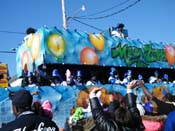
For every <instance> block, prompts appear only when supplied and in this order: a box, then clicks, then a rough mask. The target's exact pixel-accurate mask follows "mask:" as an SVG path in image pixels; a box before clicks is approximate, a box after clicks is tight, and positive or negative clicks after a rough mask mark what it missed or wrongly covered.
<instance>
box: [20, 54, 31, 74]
mask: <svg viewBox="0 0 175 131" xmlns="http://www.w3.org/2000/svg"><path fill="white" fill-rule="evenodd" d="M21 64H22V69H23V70H25V71H26V72H27V71H29V55H28V53H27V51H24V52H23V53H22V58H21Z"/></svg>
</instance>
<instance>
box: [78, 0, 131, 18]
mask: <svg viewBox="0 0 175 131" xmlns="http://www.w3.org/2000/svg"><path fill="white" fill-rule="evenodd" d="M129 1H130V0H126V1H124V2H121V3H119V4H117V5H114V6H112V7H110V8H108V9H105V10H102V11H99V12H96V13H93V14H89V15H84V16H79V17H78V18H80V17H81V18H83V17H89V16H94V15H99V14H102V13H105V12H107V11H109V10H112V9H114V8H116V7H119V6H121V5H123V4H126V3H127V2H129Z"/></svg>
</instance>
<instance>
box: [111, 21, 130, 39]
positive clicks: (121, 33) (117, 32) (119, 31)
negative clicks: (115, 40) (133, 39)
mask: <svg viewBox="0 0 175 131" xmlns="http://www.w3.org/2000/svg"><path fill="white" fill-rule="evenodd" d="M123 28H124V24H123V23H119V24H118V25H117V27H116V28H114V30H112V32H111V34H112V36H116V37H120V38H127V37H128V31H127V30H126V29H123Z"/></svg>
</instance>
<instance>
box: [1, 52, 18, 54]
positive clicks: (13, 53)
mask: <svg viewBox="0 0 175 131" xmlns="http://www.w3.org/2000/svg"><path fill="white" fill-rule="evenodd" d="M0 53H7V54H9V53H10V54H14V53H16V52H14V51H0Z"/></svg>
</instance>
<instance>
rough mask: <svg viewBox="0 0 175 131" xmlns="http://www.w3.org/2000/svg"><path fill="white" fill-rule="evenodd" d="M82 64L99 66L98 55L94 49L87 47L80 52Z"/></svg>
mask: <svg viewBox="0 0 175 131" xmlns="http://www.w3.org/2000/svg"><path fill="white" fill-rule="evenodd" d="M80 62H81V63H82V64H89V65H94V64H95V65H98V55H97V54H96V52H95V51H94V49H92V48H90V47H86V48H84V49H82V51H81V52H80Z"/></svg>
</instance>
